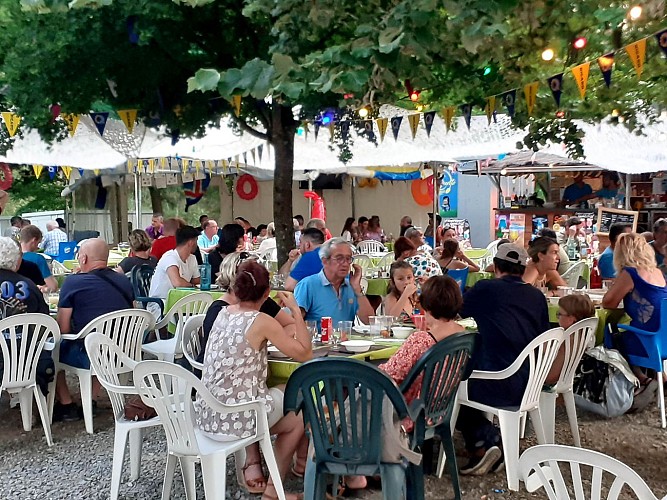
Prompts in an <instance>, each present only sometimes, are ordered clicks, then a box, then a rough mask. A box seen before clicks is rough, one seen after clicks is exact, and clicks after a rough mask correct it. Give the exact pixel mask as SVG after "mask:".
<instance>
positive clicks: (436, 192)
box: [431, 163, 440, 248]
mask: <svg viewBox="0 0 667 500" xmlns="http://www.w3.org/2000/svg"><path fill="white" fill-rule="evenodd" d="M438 169H439V166H438V164H437V163H436V164H435V165H434V166H433V220H432V221H431V228H432V229H433V248H435V247H437V246H438V237H437V233H438V226H437V225H436V224H437V222H436V221H437V220H438V217H437V213H438V198H439V196H440V180H439V175H438Z"/></svg>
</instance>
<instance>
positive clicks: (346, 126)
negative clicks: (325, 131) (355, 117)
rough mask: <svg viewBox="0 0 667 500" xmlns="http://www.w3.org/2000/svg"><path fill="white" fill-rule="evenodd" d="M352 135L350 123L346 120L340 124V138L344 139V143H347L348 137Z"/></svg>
mask: <svg viewBox="0 0 667 500" xmlns="http://www.w3.org/2000/svg"><path fill="white" fill-rule="evenodd" d="M349 135H350V122H349V120H345V121H343V122H340V136H341V138H342V139H343V142H345V141H347V138H348V136H349Z"/></svg>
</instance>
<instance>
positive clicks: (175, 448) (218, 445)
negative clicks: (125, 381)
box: [134, 361, 285, 500]
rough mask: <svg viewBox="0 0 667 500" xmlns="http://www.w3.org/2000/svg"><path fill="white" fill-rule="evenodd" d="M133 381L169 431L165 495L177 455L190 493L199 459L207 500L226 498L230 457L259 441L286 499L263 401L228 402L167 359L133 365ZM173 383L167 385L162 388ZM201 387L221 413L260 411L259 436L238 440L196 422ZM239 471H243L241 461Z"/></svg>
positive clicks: (164, 495) (204, 396) (281, 496)
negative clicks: (214, 435)
mask: <svg viewBox="0 0 667 500" xmlns="http://www.w3.org/2000/svg"><path fill="white" fill-rule="evenodd" d="M134 382H135V384H136V386H137V388H138V390H139V394H140V395H141V399H142V400H143V401H144V403H146V404H147V405H150V406H152V407H153V408H155V411H157V414H158V416H159V417H160V420H161V421H162V425H163V427H164V431H165V434H166V435H167V448H168V456H167V467H166V471H165V476H164V487H163V489H162V498H163V499H166V498H169V495H170V492H171V485H172V482H173V478H174V471H175V469H176V460H178V461H179V462H180V464H181V472H182V474H183V482H184V483H185V495H186V498H187V499H188V500H194V499H195V474H194V467H195V462H196V461H200V462H201V468H202V476H203V479H204V492H205V494H206V498H207V499H208V500H213V499H219V500H224V498H225V489H226V480H227V471H226V468H227V457H228V456H229V455H230V454H232V453H234V454H237V458H236V461H237V463H239V462H240V457H239V455H238V454H239V452H243V450H244V449H245V447H246V446H248V445H249V444H252V443H255V442H258V443H259V446H260V448H261V449H262V454H263V455H264V460H265V462H266V465H267V467H268V469H269V474H270V476H271V478H272V479H273V483H274V485H275V487H276V491H277V493H278V498H279V499H280V500H285V492H284V490H283V483H282V480H281V478H280V472H279V471H278V464H277V462H276V458H275V456H274V454H273V448H272V445H271V435H270V432H269V424H268V421H267V418H266V409H265V406H264V401H262V400H257V401H249V402H247V403H239V404H235V405H225V404H223V403H221V402H220V401H218V400H217V399H216V398H215V397H213V395H212V394H211V393H210V392H209V391H208V390H207V389H206V387H205V386H204V384H203V383H202V382H201V381H200V380H199V379H198V378H197V377H195V376H194V375H193V374H192V373H190V372H189V371H187V370H186V369H185V368H183V367H181V366H178V365H176V364H174V363H166V362H164V361H143V362H141V363H139V364H138V365H137V366H136V367H135V369H134ZM167 387H168V388H171V389H163V388H167ZM193 390H194V391H196V392H197V393H198V394H199V396H200V397H201V398H202V399H203V400H204V401H205V402H206V404H207V405H208V406H209V407H210V408H211V410H212V411H214V412H218V413H222V414H225V413H229V412H244V411H253V412H255V414H256V433H255V435H254V436H250V437H247V438H240V439H236V440H233V441H217V440H213V439H211V438H209V437H208V436H206V435H205V434H204V433H203V432H202V431H201V430H200V429H199V427H198V426H197V424H196V422H195V408H194V404H193V401H192V397H191V394H192V391H193ZM236 471H237V475H238V474H239V473H241V474H242V471H241V469H240V468H239V467H237V468H236Z"/></svg>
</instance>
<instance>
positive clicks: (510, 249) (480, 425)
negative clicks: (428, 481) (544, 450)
mask: <svg viewBox="0 0 667 500" xmlns="http://www.w3.org/2000/svg"><path fill="white" fill-rule="evenodd" d="M527 260H528V254H527V253H526V250H524V249H523V247H520V246H518V245H515V244H513V243H506V244H504V245H502V246H499V247H498V253H497V254H496V256H495V257H494V259H493V264H494V266H495V275H496V279H493V280H484V281H480V282H478V283H477V284H476V285H475V286H474V287H473V288H472V289H470V290H469V291H468V292H467V293H466V294H465V295H464V296H463V309H462V310H461V316H462V317H463V318H468V317H472V318H474V319H475V321H476V322H477V328H478V330H479V333H478V335H477V345H476V346H475V352H474V354H473V357H472V361H471V362H472V364H473V368H474V369H475V370H488V371H499V370H503V369H505V368H507V367H508V366H509V365H511V364H512V363H513V362H514V360H515V359H516V358H517V356H518V355H519V354H520V353H521V351H522V350H523V349H524V347H526V345H528V344H529V343H530V342H531V341H532V340H533V339H534V338H535V337H537V336H538V335H540V334H542V333H544V332H545V331H547V330H548V329H549V314H548V312H547V302H546V299H545V297H544V295H543V294H542V292H540V291H539V290H538V289H537V288H535V287H533V286H530V285H528V284H527V283H525V282H524V281H523V280H522V278H521V277H522V276H523V273H524V271H525V270H526V266H525V263H526V261H527ZM528 370H529V368H528V366H527V365H526V366H523V367H522V368H521V369H520V370H519V371H518V372H517V373H516V374H514V375H513V376H511V377H510V378H508V379H504V380H481V379H471V380H470V381H469V382H468V394H469V396H470V399H471V400H474V401H479V402H481V403H484V404H488V405H492V406H500V407H503V406H505V407H511V406H516V405H518V404H520V403H521V398H522V396H523V391H524V390H525V388H526V383H527V381H528V374H529V371H528ZM456 428H457V429H459V430H460V431H461V432H462V434H463V438H464V440H465V443H466V448H467V450H468V453H469V456H470V463H468V465H466V466H464V467H463V468H462V469H461V473H462V474H472V475H483V474H486V473H487V472H489V471H496V470H498V469H499V468H500V466H501V465H502V463H503V460H502V451H501V450H500V434H499V432H498V429H497V428H496V427H495V426H494V425H493V424H492V423H491V422H490V421H489V420H487V418H486V416H485V415H484V413H483V412H481V411H479V410H476V409H473V408H470V407H468V406H461V411H460V413H459V417H458V420H457V423H456Z"/></svg>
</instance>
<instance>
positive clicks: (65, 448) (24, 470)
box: [0, 395, 667, 500]
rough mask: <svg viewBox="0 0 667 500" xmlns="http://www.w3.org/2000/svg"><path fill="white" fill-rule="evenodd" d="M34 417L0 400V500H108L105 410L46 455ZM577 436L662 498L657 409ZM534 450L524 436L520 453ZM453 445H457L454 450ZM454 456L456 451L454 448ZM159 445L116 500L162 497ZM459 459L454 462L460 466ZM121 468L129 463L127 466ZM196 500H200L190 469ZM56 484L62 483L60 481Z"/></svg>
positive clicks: (63, 427)
mask: <svg viewBox="0 0 667 500" xmlns="http://www.w3.org/2000/svg"><path fill="white" fill-rule="evenodd" d="M37 415H38V414H37V411H36V409H35V411H34V423H35V425H34V427H33V429H32V431H31V432H29V433H25V432H23V428H22V426H21V419H20V412H19V411H18V410H17V409H15V410H10V409H9V405H8V399H7V397H6V395H3V397H2V399H1V400H0V422H2V427H0V499H39V500H50V499H54V500H55V499H106V498H108V497H109V482H110V478H111V462H112V455H113V420H112V416H111V410H110V406H109V404H108V402H106V404H105V402H104V401H102V402H100V411H99V413H98V416H97V417H96V418H95V430H96V432H95V434H94V435H93V436H90V435H88V434H86V432H85V429H84V426H83V422H82V421H81V422H74V423H67V424H64V423H56V424H54V425H53V429H52V432H53V436H54V441H55V445H54V446H53V447H51V448H49V447H48V446H47V445H46V439H45V438H44V433H43V430H42V428H41V424H40V423H39V420H38V416H37ZM579 421H580V432H581V437H582V442H583V445H584V447H587V448H592V449H596V450H598V451H602V452H604V453H607V454H609V455H612V456H614V457H616V458H618V459H619V460H621V461H623V462H625V463H626V464H628V465H630V466H631V467H633V468H634V469H635V470H636V471H637V472H638V473H639V474H640V475H641V476H642V477H643V478H644V479H645V480H646V481H647V483H648V484H649V485H650V487H651V488H652V489H653V491H654V492H655V494H656V496H658V497H659V498H660V497H662V496H664V495H665V494H667V476H665V474H664V470H663V469H664V466H663V463H664V462H665V460H666V459H667V440H666V439H665V436H666V432H667V431H666V430H664V429H661V428H660V426H659V413H658V410H657V408H650V409H649V410H647V411H645V412H643V413H641V414H638V415H625V416H623V417H620V418H617V419H614V420H600V419H598V418H597V417H595V416H594V415H580V416H579ZM566 422H567V419H566V418H565V412H564V410H563V409H562V408H559V409H558V413H557V429H556V439H557V442H559V443H562V444H571V442H572V441H571V437H570V434H569V427H567V425H566ZM532 444H534V438H533V437H532V436H530V435H529V436H528V437H527V439H526V440H525V441H523V442H522V445H521V446H522V449H525V448H526V447H528V446H530V445H532ZM459 445H460V443H459ZM459 448H460V446H459ZM165 455H166V444H165V441H164V437H163V433H162V430H160V429H157V430H152V431H150V433H149V434H148V435H147V437H146V439H145V441H144V448H143V459H142V469H141V477H140V478H139V479H138V480H137V481H135V482H133V483H130V482H128V479H129V470H127V467H126V470H124V475H123V478H122V483H121V488H120V498H121V499H126V500H129V499H142V500H143V499H159V498H160V495H161V491H162V481H163V472H164V466H165ZM464 460H465V459H464V458H461V459H460V460H459V465H461V462H463V461H464ZM126 466H128V463H127V462H126ZM227 470H228V471H230V472H229V476H228V477H229V479H228V481H227V498H230V499H236V500H242V499H258V498H259V497H258V496H252V495H248V494H247V493H245V492H243V491H242V490H239V488H238V486H237V484H236V481H235V478H234V477H233V475H234V472H233V471H234V466H233V459H230V463H229V464H228V469H227ZM197 473H198V477H197V488H198V492H197V493H198V498H204V492H203V486H202V481H201V476H200V475H199V469H198V468H197ZM61 478H63V479H61ZM461 485H462V489H463V497H464V498H466V499H486V500H492V499H504V498H512V499H533V498H546V496H545V495H544V494H543V493H540V494H529V493H527V492H525V491H521V492H518V493H510V492H508V491H506V489H507V486H506V481H505V475H504V473H497V474H491V475H488V476H485V477H479V478H476V477H462V478H461ZM302 487H303V485H302V483H301V481H300V480H297V479H295V478H289V479H288V481H287V489H288V490H289V491H300V490H301V488H302ZM355 496H356V497H357V498H363V499H367V500H371V499H372V500H376V499H380V498H382V496H381V493H380V491H374V490H367V491H364V492H362V493H359V494H357V495H355ZM184 497H185V493H184V490H183V483H182V481H181V479H180V474H179V471H178V469H177V477H176V478H175V480H174V484H173V489H172V498H184ZM426 497H427V498H428V499H443V498H451V482H450V480H449V478H448V477H447V476H446V475H445V477H443V478H442V479H437V478H434V477H428V478H427V479H426Z"/></svg>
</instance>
